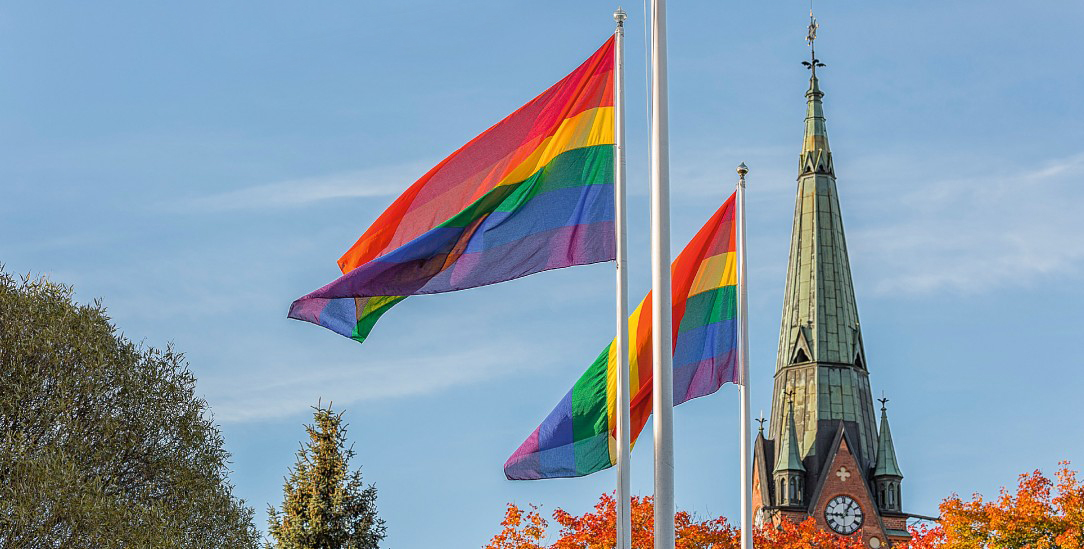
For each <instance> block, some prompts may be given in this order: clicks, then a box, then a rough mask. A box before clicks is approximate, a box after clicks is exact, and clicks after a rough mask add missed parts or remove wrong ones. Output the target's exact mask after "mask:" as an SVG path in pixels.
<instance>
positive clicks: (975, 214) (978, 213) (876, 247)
mask: <svg viewBox="0 0 1084 549" xmlns="http://www.w3.org/2000/svg"><path fill="white" fill-rule="evenodd" d="M895 165H896V166H900V165H904V164H895ZM1008 171H1009V173H1005V172H1001V173H995V174H988V175H986V176H985V177H960V178H948V179H940V180H926V181H923V180H922V179H921V178H912V177H910V176H911V174H910V173H909V174H908V176H909V178H908V179H907V180H906V181H905V182H904V181H888V182H887V183H888V184H889V185H891V186H892V187H894V188H907V189H909V190H908V192H906V193H903V194H902V195H901V194H898V193H897V196H894V197H892V198H891V199H890V200H886V198H885V197H886V196H887V195H886V194H885V192H884V189H883V188H881V189H878V190H879V191H880V192H876V193H872V192H870V193H864V194H863V195H862V196H860V197H859V202H860V203H861V205H860V207H861V208H866V207H868V208H871V209H872V210H873V211H875V212H876V213H877V214H878V215H877V217H879V218H880V219H878V220H876V221H874V222H872V223H869V224H867V225H865V226H863V227H860V228H859V230H856V231H854V232H851V233H849V234H848V239H849V243H850V244H851V246H850V248H851V256H852V259H856V261H853V262H852V263H853V264H855V263H856V264H865V265H872V266H873V267H872V269H871V270H870V271H871V272H870V274H872V275H873V277H872V278H873V279H874V280H875V283H874V289H875V291H876V292H878V293H881V294H892V293H905V294H928V293H933V292H939V291H953V292H962V293H971V294H974V293H982V292H987V291H991V290H995V289H998V288H1002V287H1005V286H1012V285H1020V284H1031V283H1035V282H1036V281H1038V280H1040V279H1044V278H1049V277H1054V276H1073V275H1076V274H1078V273H1079V272H1080V271H1081V268H1082V267H1084V239H1081V238H1080V237H1079V235H1080V234H1081V233H1082V232H1084V218H1082V217H1081V216H1080V213H1079V208H1080V204H1082V203H1084V185H1081V183H1082V182H1084V181H1082V180H1084V153H1081V154H1076V155H1073V156H1069V157H1065V158H1060V159H1056V160H1053V161H1050V162H1047V163H1046V164H1045V165H1044V166H1042V167H1041V168H1039V169H1035V170H1025V169H1022V168H1015V169H1013V168H1012V167H1010V168H1009V170H1008ZM845 202H852V201H850V200H846V201H845ZM852 203H853V202H852ZM845 207H846V206H845ZM845 216H846V212H845Z"/></svg>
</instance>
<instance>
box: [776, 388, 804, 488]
mask: <svg viewBox="0 0 1084 549" xmlns="http://www.w3.org/2000/svg"><path fill="white" fill-rule="evenodd" d="M783 430H784V431H786V436H784V437H783V443H782V444H781V445H780V446H779V452H778V453H777V455H778V457H777V458H776V460H775V470H774V471H773V472H775V473H780V472H783V471H803V472H804V471H805V466H804V465H802V457H801V456H799V455H798V433H797V431H795V430H794V402H793V401H792V402H791V403H790V404H789V405H788V406H787V423H786V425H784V426H783Z"/></svg>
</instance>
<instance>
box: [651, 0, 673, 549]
mask: <svg viewBox="0 0 1084 549" xmlns="http://www.w3.org/2000/svg"><path fill="white" fill-rule="evenodd" d="M651 6H652V8H653V9H652V13H651V68H652V71H651V76H652V78H651V102H652V109H651V292H652V295H653V297H652V300H653V306H652V314H651V333H652V338H651V360H652V365H653V373H652V397H653V398H652V413H653V414H654V416H655V417H654V430H655V549H674V377H673V374H674V372H673V365H672V363H673V344H672V342H671V339H672V335H671V331H670V325H671V323H672V321H673V319H672V314H673V313H672V311H671V307H672V304H671V299H670V154H669V146H670V144H669V124H668V120H667V97H666V91H667V90H666V0H653V2H652V4H651Z"/></svg>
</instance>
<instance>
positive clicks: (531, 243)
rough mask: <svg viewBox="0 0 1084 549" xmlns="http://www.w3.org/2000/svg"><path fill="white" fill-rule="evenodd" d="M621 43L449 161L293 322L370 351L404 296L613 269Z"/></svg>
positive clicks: (397, 207) (295, 308) (297, 309)
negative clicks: (575, 269) (574, 270)
mask: <svg viewBox="0 0 1084 549" xmlns="http://www.w3.org/2000/svg"><path fill="white" fill-rule="evenodd" d="M613 68H614V40H613V38H611V39H610V40H608V41H607V42H606V43H605V44H603V45H602V47H601V48H600V49H599V50H598V51H596V52H595V53H594V54H593V55H592V56H591V57H590V58H589V59H588V60H587V61H585V62H584V63H583V64H582V65H580V66H579V67H578V68H577V69H576V70H575V71H573V72H572V73H571V74H569V75H568V76H566V77H565V78H564V79H562V80H561V81H560V82H558V83H557V84H555V85H554V86H553V87H551V88H550V89H548V90H546V91H545V92H543V93H542V95H539V96H538V97H536V98H534V99H533V100H531V102H530V103H527V104H526V105H524V106H523V107H521V108H520V109H519V110H517V111H516V112H514V113H512V114H511V115H509V116H508V117H507V118H505V119H504V120H502V121H500V122H498V123H497V124H496V125H495V126H493V127H491V128H489V129H488V130H486V131H485V132H483V133H482V134H481V135H479V136H478V137H475V138H474V139H473V140H472V141H471V142H469V143H467V144H466V145H464V146H463V147H462V148H460V149H459V150H457V151H456V152H454V153H452V154H451V156H449V157H448V158H445V159H444V160H443V161H441V162H440V163H439V164H437V165H436V167H434V168H433V169H431V170H429V173H426V174H425V175H424V176H422V178H421V179H419V180H418V181H416V182H415V183H414V184H413V185H411V186H410V188H409V189H407V190H406V192H404V193H403V194H402V195H401V196H399V198H397V199H396V200H395V201H394V202H393V203H392V204H391V206H389V207H388V209H387V210H385V211H384V213H383V214H381V215H380V217H378V218H377V220H376V221H375V222H374V223H373V225H372V226H371V227H369V229H368V230H366V231H365V233H364V234H362V235H361V238H359V239H358V241H357V242H356V243H355V244H354V245H353V246H352V247H351V248H350V249H349V250H347V252H346V253H345V254H344V255H343V256H342V258H340V259H339V267H340V268H341V269H342V271H343V273H344V274H343V276H341V277H340V278H339V279H337V280H335V281H334V282H332V283H331V284H328V285H327V286H324V287H323V288H320V289H319V290H316V291H315V292H312V293H310V294H308V295H306V296H304V297H301V298H300V299H298V300H297V301H295V302H294V303H293V305H292V306H291V307H290V313H289V316H290V318H296V319H298V320H305V321H308V322H312V323H314V324H319V325H321V326H324V327H326V328H329V329H331V330H332V331H334V332H337V333H339V334H342V335H344V336H346V337H349V338H352V339H355V340H357V341H364V340H365V338H366V337H367V336H368V335H369V332H370V331H371V330H372V328H373V324H374V323H375V322H376V320H377V319H378V318H379V317H380V315H382V314H384V313H385V312H386V311H387V310H388V309H389V308H391V307H392V306H393V305H395V304H396V303H398V302H400V301H402V300H403V299H405V297H406V296H409V295H417V294H432V293H440V292H450V291H454V290H462V289H465V288H473V287H477V286H484V285H487V284H493V283H496V282H503V281H505V280H511V279H514V278H518V277H521V276H526V275H529V274H533V273H537V272H540V271H545V270H548V269H558V268H561V267H570V266H573V265H586V264H588V263H597V262H600V261H610V260H613V259H614V255H615V253H614V248H615V244H614V226H613V221H614V204H613V181H614V176H613V173H614V170H613V168H614V106H613V105H614V99H613V86H614V80H613Z"/></svg>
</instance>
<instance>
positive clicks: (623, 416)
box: [614, 8, 632, 549]
mask: <svg viewBox="0 0 1084 549" xmlns="http://www.w3.org/2000/svg"><path fill="white" fill-rule="evenodd" d="M626 18H627V14H626V13H625V11H624V10H622V9H621V8H618V9H617V11H615V12H614V21H617V29H616V30H614V152H615V153H616V154H615V155H614V220H615V221H616V223H615V224H614V231H615V236H616V237H617V250H616V251H617V337H615V338H614V345H615V346H616V347H617V549H632V508H631V502H630V496H631V495H632V494H631V493H630V492H631V482H630V477H629V437H630V427H631V424H632V419H631V417H630V415H629V320H628V319H629V305H628V301H629V290H628V282H629V273H628V221H627V219H626V213H625V19H626Z"/></svg>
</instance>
